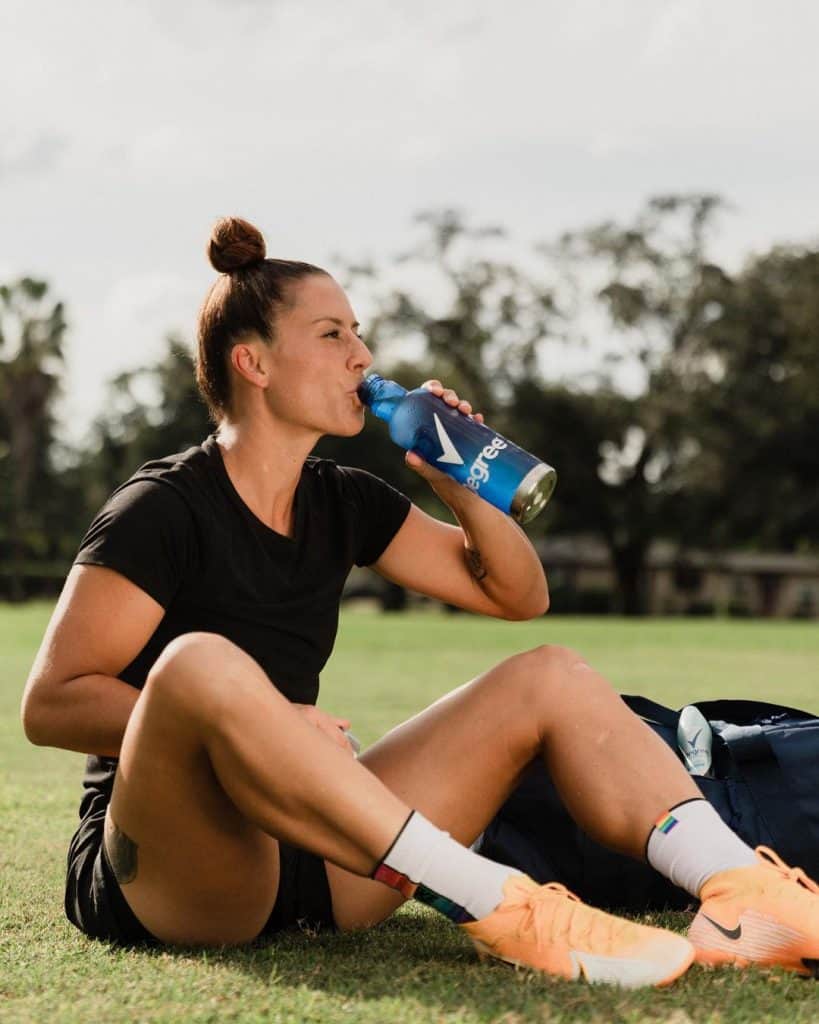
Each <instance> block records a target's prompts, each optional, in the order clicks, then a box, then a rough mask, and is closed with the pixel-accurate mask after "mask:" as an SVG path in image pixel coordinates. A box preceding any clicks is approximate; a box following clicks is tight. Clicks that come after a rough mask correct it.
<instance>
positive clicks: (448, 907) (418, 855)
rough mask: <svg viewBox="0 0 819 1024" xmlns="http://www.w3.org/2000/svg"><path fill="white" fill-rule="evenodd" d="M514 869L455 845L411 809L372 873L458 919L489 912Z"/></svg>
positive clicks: (456, 843)
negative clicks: (404, 822) (393, 840)
mask: <svg viewBox="0 0 819 1024" xmlns="http://www.w3.org/2000/svg"><path fill="white" fill-rule="evenodd" d="M519 874H521V872H520V871H516V870H514V868H510V867H506V866H505V865H503V864H496V863H495V862H494V861H491V860H487V859H486V857H481V855H480V854H478V853H474V852H473V851H472V850H469V849H467V847H465V846H461V844H460V843H458V842H456V841H455V840H454V839H453V838H452V836H450V834H449V833H448V832H442V831H441V829H439V828H436V827H435V825H433V824H432V822H430V821H427V819H426V818H425V817H424V816H423V815H422V814H419V813H418V811H413V812H412V814H411V815H410V816H409V818H408V819H407V821H406V824H405V825H404V827H403V829H402V830H401V831H400V832H399V833H398V836H397V838H396V840H395V842H394V843H393V844H392V846H391V847H390V849H389V850H388V851H387V854H386V856H385V857H384V859H383V860H382V861H381V863H380V864H379V865H378V867H377V868H376V869H375V871H374V872H373V878H377V879H378V880H379V881H380V882H384V883H385V884H386V885H389V886H390V887H391V888H393V889H397V890H398V891H399V892H401V893H403V894H404V895H405V896H408V897H412V898H414V899H417V900H420V901H421V902H422V903H427V904H429V905H430V906H433V907H435V909H436V910H439V911H440V912H441V913H442V914H446V916H447V917H449V918H451V919H452V920H453V921H457V922H458V923H463V922H464V921H468V920H470V919H476V920H477V919H478V918H480V917H486V916H487V914H491V913H492V911H493V910H494V909H495V907H497V905H498V904H499V903H500V902H501V901H502V899H503V886H504V883H505V882H506V880H507V879H508V878H510V877H511V876H512V875H519ZM416 886H417V888H415V887H416ZM463 911H466V915H464V913H463Z"/></svg>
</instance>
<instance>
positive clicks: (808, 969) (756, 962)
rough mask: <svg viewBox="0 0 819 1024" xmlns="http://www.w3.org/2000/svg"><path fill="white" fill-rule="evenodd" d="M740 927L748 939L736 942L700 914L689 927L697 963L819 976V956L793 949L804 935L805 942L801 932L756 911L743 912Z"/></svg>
mask: <svg viewBox="0 0 819 1024" xmlns="http://www.w3.org/2000/svg"><path fill="white" fill-rule="evenodd" d="M739 927H740V928H741V929H742V933H743V935H744V941H743V942H741V943H740V941H737V942H736V944H735V943H734V941H733V940H732V939H730V938H729V937H727V936H725V935H724V933H723V934H719V932H718V929H717V928H715V927H714V925H713V924H712V923H711V922H710V921H709V920H708V918H707V917H706V916H705V915H699V914H698V915H697V917H696V918H695V919H694V922H693V924H692V925H691V927H690V928H689V930H688V939H689V941H690V942H691V943H692V944H693V946H694V949H695V950H696V961H697V963H699V964H702V965H703V966H705V967H736V968H745V967H781V968H782V969H783V970H786V971H792V972H794V973H796V974H800V975H802V976H803V977H813V978H819V960H816V959H814V958H811V957H802V956H800V954H799V953H798V952H794V951H793V947H794V943H798V942H799V940H800V939H801V940H802V941H803V942H804V936H803V935H801V934H800V933H799V932H797V931H795V930H794V929H792V928H789V927H787V926H785V925H781V924H779V923H778V922H776V921H774V920H772V919H771V918H768V917H765V916H764V915H762V914H757V913H754V912H751V913H745V914H742V915H741V917H740V921H739ZM738 930H739V929H738ZM749 946H750V947H751V948H749ZM743 947H744V948H743ZM777 947H778V948H777Z"/></svg>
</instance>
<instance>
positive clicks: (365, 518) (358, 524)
mask: <svg viewBox="0 0 819 1024" xmlns="http://www.w3.org/2000/svg"><path fill="white" fill-rule="evenodd" d="M338 468H339V470H340V471H341V473H342V478H343V482H344V490H345V493H346V496H347V498H348V501H349V502H350V503H351V504H352V506H353V511H354V515H355V538H356V541H355V564H356V565H372V563H373V562H377V561H378V559H379V558H380V557H381V555H382V554H383V553H384V551H385V549H386V548H387V545H388V544H389V543H390V541H391V540H392V539H393V537H394V536H395V535H396V533H398V531H399V529H400V528H401V527H402V526H403V524H404V520H405V519H406V518H407V516H408V515H409V510H410V507H411V502H410V500H409V498H408V497H407V496H406V495H405V494H402V493H401V492H400V491H398V490H396V489H395V488H394V487H392V486H390V484H388V483H387V482H386V481H384V480H382V479H381V478H380V477H377V476H374V475H373V474H372V473H368V472H367V471H366V470H364V469H353V468H352V467H350V466H339V467H338Z"/></svg>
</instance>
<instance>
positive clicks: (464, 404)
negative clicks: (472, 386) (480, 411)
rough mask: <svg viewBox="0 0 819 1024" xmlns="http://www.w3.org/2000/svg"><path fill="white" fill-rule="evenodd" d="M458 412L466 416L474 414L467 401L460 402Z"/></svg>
mask: <svg viewBox="0 0 819 1024" xmlns="http://www.w3.org/2000/svg"><path fill="white" fill-rule="evenodd" d="M458 412H462V413H463V414H464V415H465V416H468V415H469V414H470V413H471V412H472V406H471V405H470V403H469V402H467V401H466V399H463V400H462V401H460V402H458Z"/></svg>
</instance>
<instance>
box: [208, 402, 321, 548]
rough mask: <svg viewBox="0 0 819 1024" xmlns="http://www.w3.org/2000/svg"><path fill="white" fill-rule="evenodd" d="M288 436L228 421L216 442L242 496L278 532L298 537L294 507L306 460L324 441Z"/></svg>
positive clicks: (269, 428)
mask: <svg viewBox="0 0 819 1024" xmlns="http://www.w3.org/2000/svg"><path fill="white" fill-rule="evenodd" d="M300 433H301V436H300V437H294V436H288V431H286V430H284V429H276V427H275V426H274V425H272V424H269V423H268V424H266V425H265V427H264V428H263V429H258V425H255V426H254V425H253V424H250V423H243V422H230V421H223V422H222V423H221V424H220V425H219V429H218V431H217V434H216V440H217V443H218V445H219V448H220V451H221V453H222V461H223V462H224V464H225V470H226V471H227V474H228V476H229V477H230V482H231V483H232V484H233V486H234V487H235V488H236V491H237V492H238V494H239V497H240V498H241V499H242V501H243V502H244V503H245V504H246V505H247V506H248V508H249V509H250V511H251V512H252V513H253V514H254V515H255V516H256V517H257V518H258V519H261V521H262V522H263V523H264V524H265V525H266V526H269V527H270V528H271V529H272V530H275V531H276V532H277V533H281V534H284V535H285V536H287V537H291V536H292V535H293V507H294V500H295V496H296V488H297V487H298V484H299V480H300V479H301V471H302V467H303V466H304V461H305V459H306V458H307V456H308V455H309V454H310V452H311V451H312V450H313V448H314V447H315V444H316V442H317V441H318V437H315V436H313V435H310V436H307V435H305V434H303V433H302V432H300Z"/></svg>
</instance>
